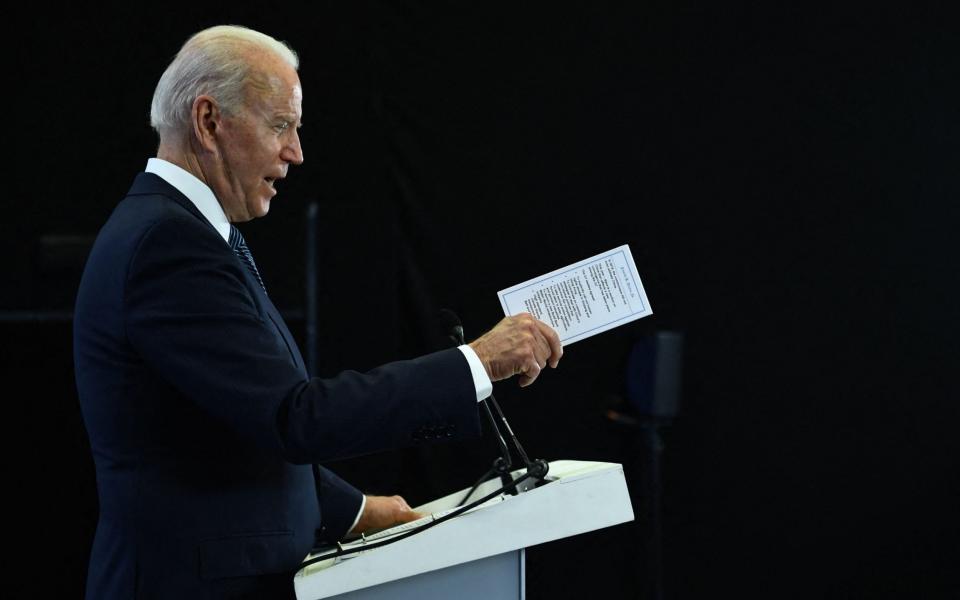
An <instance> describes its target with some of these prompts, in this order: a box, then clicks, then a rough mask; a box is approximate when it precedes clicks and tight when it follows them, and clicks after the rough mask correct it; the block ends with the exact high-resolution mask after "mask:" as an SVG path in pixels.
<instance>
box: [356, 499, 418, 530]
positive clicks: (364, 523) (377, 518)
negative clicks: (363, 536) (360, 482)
mask: <svg viewBox="0 0 960 600" xmlns="http://www.w3.org/2000/svg"><path fill="white" fill-rule="evenodd" d="M422 516H424V515H422V514H420V513H418V512H414V510H413V509H412V508H410V505H409V504H407V501H406V500H404V499H403V498H402V497H401V496H367V504H366V505H365V506H364V507H363V514H362V515H360V520H359V521H357V524H356V526H355V527H354V528H353V529H352V530H351V531H350V533H367V532H369V531H376V530H379V529H386V528H387V527H392V526H394V525H398V524H400V523H408V522H410V521H416V520H417V519H419V518H420V517H422Z"/></svg>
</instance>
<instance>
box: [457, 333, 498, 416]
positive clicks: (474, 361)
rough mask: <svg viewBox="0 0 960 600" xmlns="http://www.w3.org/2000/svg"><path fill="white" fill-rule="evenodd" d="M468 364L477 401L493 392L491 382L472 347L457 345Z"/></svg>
mask: <svg viewBox="0 0 960 600" xmlns="http://www.w3.org/2000/svg"><path fill="white" fill-rule="evenodd" d="M457 348H458V349H459V350H460V352H463V356H464V357H465V358H466V359H467V364H468V365H470V374H471V375H473V387H474V388H476V390H477V402H480V401H481V400H484V399H486V398H489V397H490V394H492V393H493V383H492V382H491V381H490V378H489V377H488V376H487V370H486V369H484V368H483V363H482V362H480V357H479V356H477V353H476V352H474V351H473V348H471V347H470V346H468V345H466V344H464V345H462V346H458V347H457Z"/></svg>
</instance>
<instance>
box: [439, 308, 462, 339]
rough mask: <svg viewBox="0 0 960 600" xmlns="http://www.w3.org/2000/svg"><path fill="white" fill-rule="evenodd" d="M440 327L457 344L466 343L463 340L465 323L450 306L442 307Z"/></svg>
mask: <svg viewBox="0 0 960 600" xmlns="http://www.w3.org/2000/svg"><path fill="white" fill-rule="evenodd" d="M440 327H441V328H442V329H443V331H444V332H445V333H446V334H447V337H449V338H450V340H451V341H453V343H454V344H456V345H457V346H462V345H464V344H466V342H465V341H463V324H462V323H461V322H460V317H458V316H457V313H455V312H453V311H452V310H450V309H449V308H441V309H440Z"/></svg>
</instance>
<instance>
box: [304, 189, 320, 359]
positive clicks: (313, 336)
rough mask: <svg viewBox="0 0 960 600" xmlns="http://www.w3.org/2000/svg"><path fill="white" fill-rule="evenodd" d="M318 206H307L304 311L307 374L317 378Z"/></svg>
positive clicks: (315, 204)
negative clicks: (305, 295)
mask: <svg viewBox="0 0 960 600" xmlns="http://www.w3.org/2000/svg"><path fill="white" fill-rule="evenodd" d="M318 213H319V206H318V205H317V203H316V202H311V203H310V204H309V205H308V206H307V242H306V243H307V248H306V250H307V255H306V260H305V261H304V262H305V264H306V271H307V272H306V284H307V297H306V307H305V309H304V313H305V315H304V316H305V321H306V327H307V373H309V374H310V376H311V377H316V376H317V263H318V261H317V225H318Z"/></svg>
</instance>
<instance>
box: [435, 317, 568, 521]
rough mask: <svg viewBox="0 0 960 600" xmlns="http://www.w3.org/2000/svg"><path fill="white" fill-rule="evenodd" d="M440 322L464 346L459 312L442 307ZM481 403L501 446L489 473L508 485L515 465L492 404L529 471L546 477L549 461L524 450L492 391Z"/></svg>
mask: <svg viewBox="0 0 960 600" xmlns="http://www.w3.org/2000/svg"><path fill="white" fill-rule="evenodd" d="M440 323H441V326H442V327H443V330H444V331H445V332H446V333H447V336H448V337H449V338H450V339H451V340H452V341H453V342H454V344H456V345H457V346H462V345H463V344H465V343H466V342H465V341H464V334H463V324H462V323H461V321H460V317H458V316H457V313H455V312H453V311H452V310H450V309H449V308H443V309H440ZM481 404H483V408H484V412H485V413H486V415H487V419H488V420H489V421H490V426H491V427H492V429H493V431H494V433H495V434H496V437H497V442H498V444H499V446H500V457H499V458H497V459H496V460H495V461H494V463H493V467H492V468H491V469H490V471H489V472H488V473H497V474H498V475H500V480H501V481H502V482H503V484H504V486H507V485H508V484H509V482H510V481H511V477H510V467H511V466H513V459H512V457H511V456H510V449H509V447H508V446H507V442H506V440H505V439H504V437H503V434H502V433H501V432H500V428H499V427H498V426H497V417H494V415H493V410H491V409H490V406H491V405H492V406H493V409H494V410H496V412H497V416H498V417H499V418H500V421H501V422H502V423H503V426H504V427H505V428H506V430H507V433H508V434H509V436H510V441H511V442H513V446H514V448H516V449H517V452H518V453H519V454H520V458H521V459H522V460H523V463H524V466H525V467H526V468H527V472H528V473H530V475H531V476H533V477H534V478H536V479H541V480H542V479H543V478H544V477H546V475H547V471H548V470H549V469H550V466H549V463H547V461H545V460H543V459H536V460H530V459H529V458H528V457H527V453H526V452H524V450H523V446H522V445H521V444H520V440H519V439H517V436H516V434H514V433H513V429H512V428H511V427H510V423H508V422H507V418H506V417H505V416H504V414H503V411H502V410H500V404H499V403H498V402H497V399H496V398H495V397H494V395H493V394H492V393H491V394H490V396H489V397H488V398H485V399H484V400H483V401H481ZM486 477H487V476H486V475H485V476H484V477H482V478H481V480H480V481H478V482H477V485H475V486H474V488H473V489H474V490H475V489H476V488H477V487H478V486H479V484H480V483H482V482H483V480H484V479H486ZM472 493H473V490H471V491H470V492H469V493H468V494H467V496H466V497H465V498H464V499H463V500H462V501H461V502H460V504H461V505H462V504H463V503H465V502H466V501H467V499H468V498H469V497H470V495H471V494H472ZM510 493H512V494H514V495H516V494H517V493H519V492H518V490H517V489H516V487H515V486H514V487H513V489H512V490H511V492H510Z"/></svg>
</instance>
